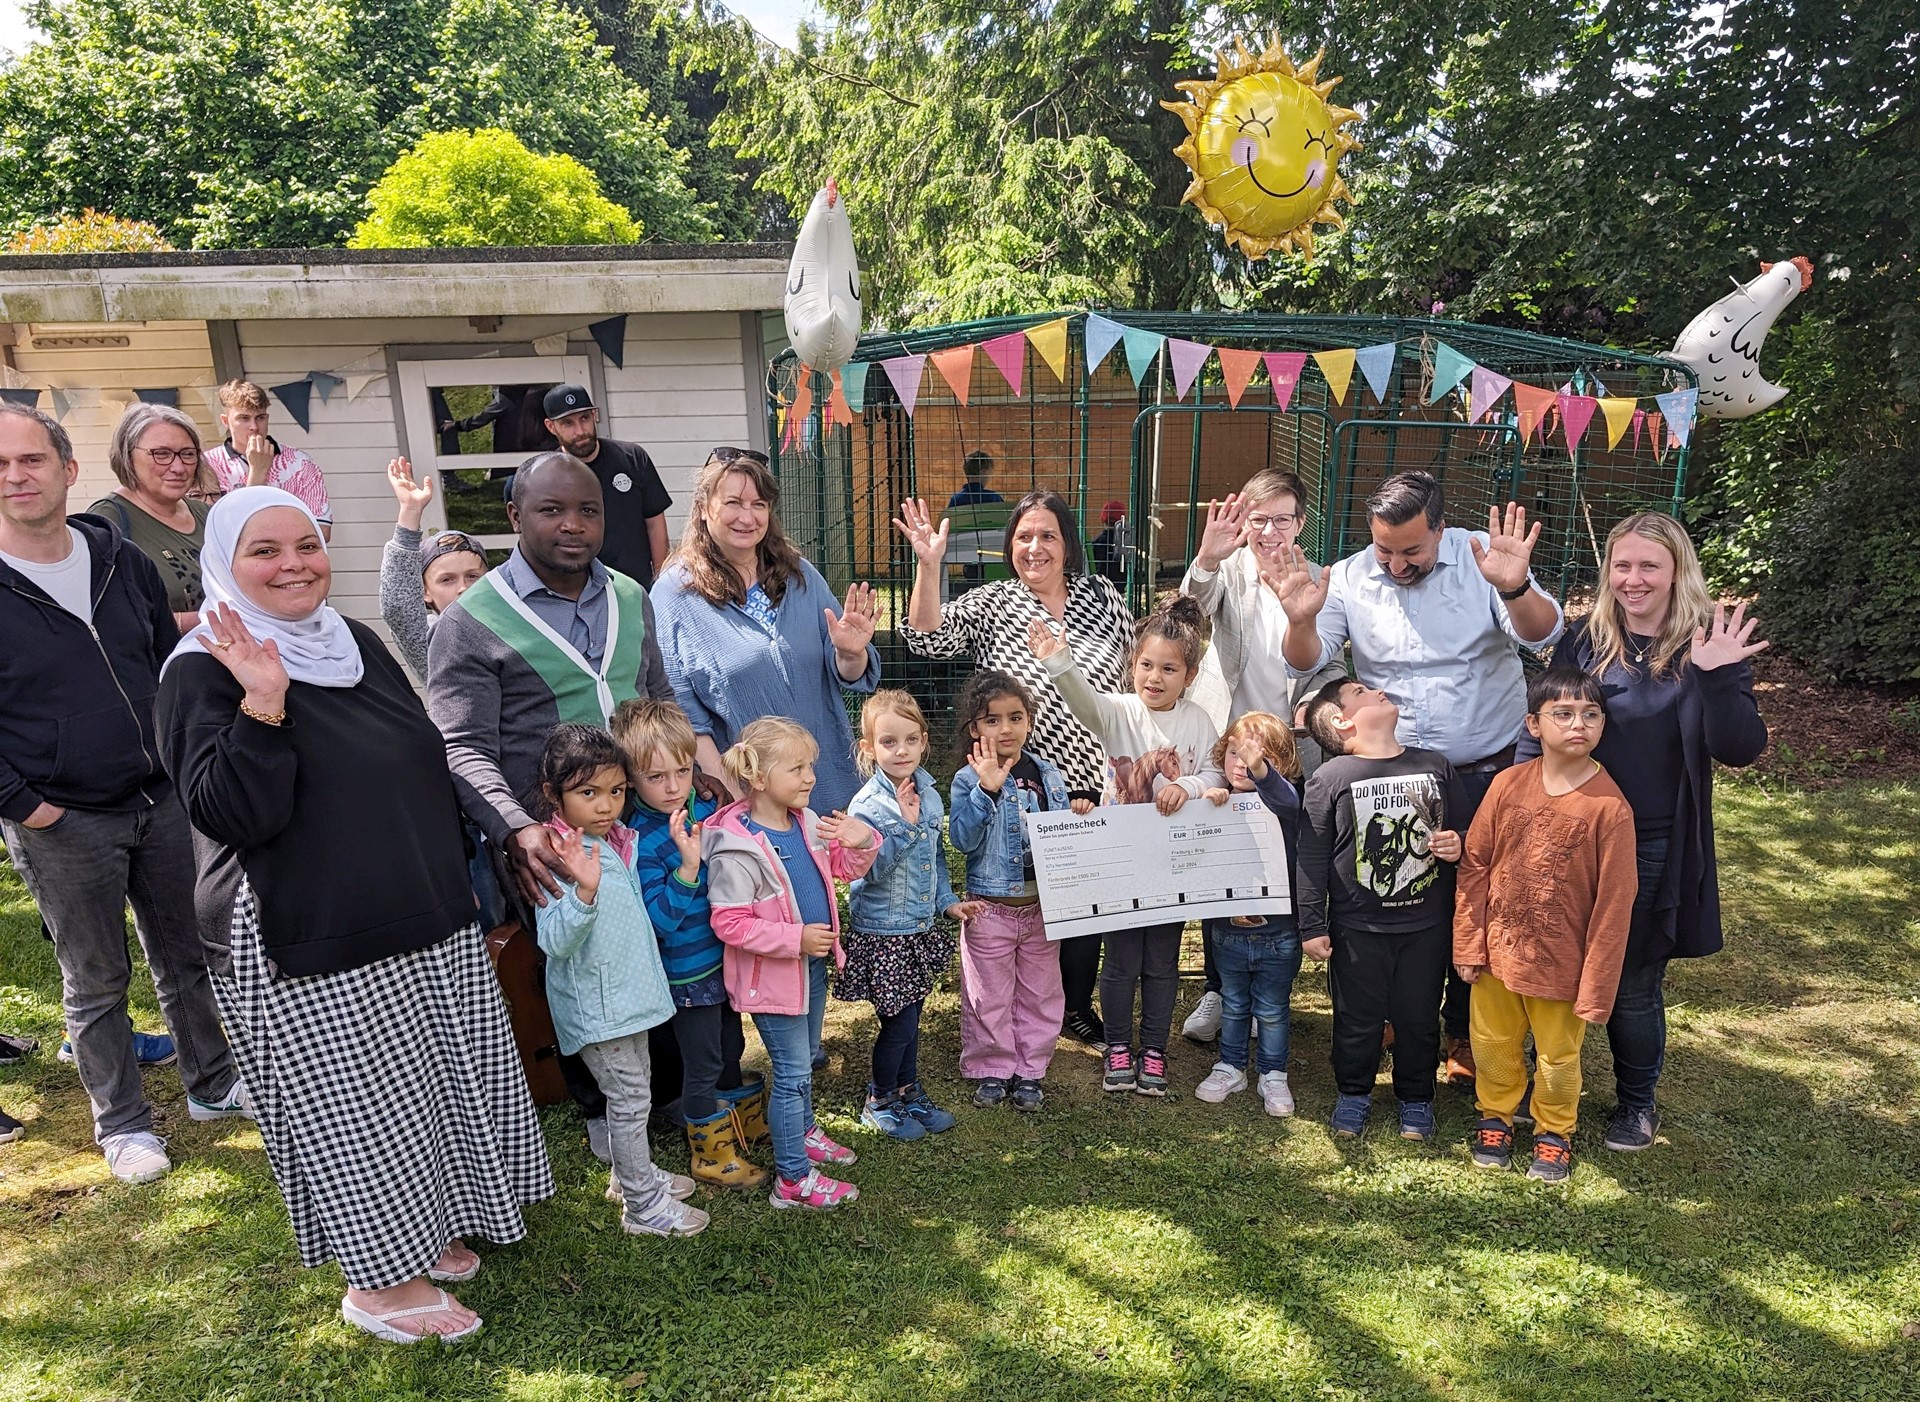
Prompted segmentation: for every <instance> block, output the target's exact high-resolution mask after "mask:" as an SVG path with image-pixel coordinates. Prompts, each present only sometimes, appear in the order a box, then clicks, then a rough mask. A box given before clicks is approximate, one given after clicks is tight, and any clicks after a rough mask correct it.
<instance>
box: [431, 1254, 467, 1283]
mask: <svg viewBox="0 0 1920 1402" xmlns="http://www.w3.org/2000/svg"><path fill="white" fill-rule="evenodd" d="M440 1254H441V1255H442V1256H445V1255H446V1254H447V1253H446V1252H444V1251H442V1252H441V1253H440ZM467 1254H468V1255H470V1256H472V1257H473V1264H472V1265H470V1266H468V1267H467V1268H466V1269H465V1270H464V1271H443V1270H441V1269H439V1266H438V1264H437V1263H436V1264H435V1265H432V1266H428V1267H427V1279H428V1280H437V1281H440V1282H441V1283H443V1284H446V1285H458V1284H460V1283H461V1282H462V1281H467V1280H472V1279H473V1278H474V1277H475V1276H476V1275H479V1274H480V1256H479V1253H477V1252H476V1251H474V1249H473V1248H472V1247H470V1246H469V1247H468V1248H467Z"/></svg>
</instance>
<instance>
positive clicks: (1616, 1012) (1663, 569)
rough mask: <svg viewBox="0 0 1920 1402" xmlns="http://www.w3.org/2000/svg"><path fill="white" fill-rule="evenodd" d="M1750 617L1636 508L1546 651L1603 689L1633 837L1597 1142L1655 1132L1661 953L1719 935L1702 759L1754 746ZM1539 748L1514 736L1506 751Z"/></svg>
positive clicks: (1759, 735)
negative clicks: (1608, 1080)
mask: <svg viewBox="0 0 1920 1402" xmlns="http://www.w3.org/2000/svg"><path fill="white" fill-rule="evenodd" d="M1755 626H1756V621H1755V620H1753V619H1749V618H1748V617H1747V616H1746V605H1745V604H1737V605H1735V607H1734V609H1733V611H1732V612H1731V613H1729V612H1728V611H1727V607H1726V605H1724V604H1716V603H1715V602H1714V601H1713V597H1712V595H1710V594H1709V593H1708V592H1707V582H1706V578H1705V576H1704V575H1703V574H1702V573H1701V571H1700V559H1699V557H1698V556H1697V555H1696V554H1694V550H1693V542H1692V541H1690V540H1688V539H1687V533H1686V531H1684V530H1683V529H1681V526H1680V523H1679V522H1677V521H1675V520H1674V519H1673V518H1672V517H1671V516H1662V515H1660V514H1658V513H1656V512H1642V513H1640V514H1639V515H1636V516H1629V517H1628V518H1627V519H1626V520H1624V521H1622V522H1621V523H1620V524H1619V525H1617V526H1615V527H1614V528H1613V530H1612V531H1611V532H1610V533H1609V534H1608V536H1607V550H1606V560H1605V563H1604V565H1603V567H1602V569H1601V572H1600V589H1599V594H1598V596H1597V597H1596V598H1595V600H1594V605H1593V612H1592V613H1590V614H1589V615H1588V616H1587V617H1585V618H1583V619H1579V620H1576V621H1574V622H1572V623H1569V624H1568V625H1567V631H1566V635H1565V636H1564V637H1562V638H1561V639H1560V643H1559V645H1558V646H1557V647H1556V648H1555V649H1554V653H1553V665H1555V666H1561V667H1564V666H1573V667H1578V668H1580V669H1582V670H1583V671H1586V672H1588V673H1591V674H1592V675H1593V676H1595V677H1597V678H1599V681H1600V685H1601V688H1602V690H1604V691H1605V692H1606V696H1607V710H1608V720H1607V728H1606V732H1605V733H1604V734H1603V735H1602V736H1601V737H1600V742H1599V744H1598V745H1596V746H1595V747H1594V751H1593V757H1594V758H1595V759H1597V760H1598V761H1600V763H1601V764H1602V765H1604V766H1605V767H1606V770H1607V773H1608V774H1609V775H1610V776H1611V777H1612V779H1613V781H1614V783H1616V784H1618V785H1619V786H1620V791H1621V792H1622V793H1623V794H1625V795H1626V798H1627V802H1628V804H1629V805H1630V806H1631V807H1632V809H1633V820H1634V830H1635V840H1636V842H1637V844H1638V852H1637V856H1638V867H1639V877H1640V889H1639V894H1638V897H1637V898H1636V899H1635V901H1634V906H1633V923H1632V925H1631V927H1630V929H1629V932H1628V935H1627V957H1626V964H1625V966H1624V967H1623V969H1622V970H1621V974H1620V992H1619V995H1618V996H1617V997H1616V998H1615V1000H1614V1004H1613V1015H1612V1017H1610V1018H1609V1019H1608V1020H1607V1041H1608V1043H1609V1044H1610V1045H1611V1047H1612V1048H1613V1074H1614V1082H1615V1086H1616V1089H1617V1091H1618V1096H1619V1099H1618V1105H1617V1108H1616V1109H1615V1110H1614V1112H1613V1116H1612V1118H1611V1119H1610V1120H1609V1121H1608V1122H1607V1132H1606V1139H1605V1143H1606V1146H1607V1147H1608V1148H1609V1149H1616V1150H1622V1151H1626V1152H1633V1151H1636V1150H1640V1149H1645V1148H1647V1147H1649V1146H1650V1145H1651V1144H1652V1143H1653V1141H1654V1137H1655V1135H1656V1134H1657V1133H1658V1132H1659V1129H1660V1115H1659V1112H1658V1111H1657V1110H1656V1109H1655V1108H1654V1088H1655V1086H1656V1085H1657V1084H1658V1083H1659V1080H1660V1072H1661V1069H1662V1066H1663V1065H1664V1063H1665V1060H1666V1046H1667V1009H1666V995H1665V987H1664V985H1665V980H1666V972H1667V963H1668V961H1669V960H1672V959H1697V958H1700V957H1702V956H1704V955H1708V954H1713V953H1716V952H1717V951H1718V950H1719V949H1720V946H1721V944H1722V938H1721V931H1720V878H1719V869H1718V867H1717V866H1716V864H1715V861H1714V851H1713V766H1714V764H1715V762H1716V761H1717V762H1718V763H1721V764H1725V765H1731V766H1733V767H1734V768H1741V767H1744V766H1745V765H1749V764H1752V763H1753V762H1754V760H1756V759H1758V758H1759V757H1760V751H1761V750H1763V749H1765V748H1766V744H1767V727H1766V722H1764V721H1763V720H1761V718H1760V709H1759V707H1758V706H1756V705H1755V704H1754V700H1753V669H1752V668H1751V667H1750V666H1749V665H1748V661H1747V659H1748V658H1750V657H1752V656H1753V655H1754V654H1755V653H1757V652H1759V651H1760V650H1761V649H1763V648H1764V647H1766V644H1765V643H1764V642H1756V641H1754V640H1753V632H1754V628H1755ZM1539 751H1540V742H1539V741H1538V740H1536V739H1534V738H1532V737H1531V736H1523V737H1522V738H1521V740H1520V744H1519V748H1518V753H1517V754H1516V756H1515V758H1516V760H1524V759H1530V758H1532V757H1533V756H1534V755H1536V754H1538V753H1539Z"/></svg>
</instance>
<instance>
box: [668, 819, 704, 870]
mask: <svg viewBox="0 0 1920 1402" xmlns="http://www.w3.org/2000/svg"><path fill="white" fill-rule="evenodd" d="M667 835H668V836H669V837H671V838H672V839H673V846H674V850H676V851H677V852H679V853H680V875H681V877H682V879H684V880H685V881H686V882H687V883H688V884H689V885H691V884H692V883H693V882H694V881H696V880H698V879H699V876H700V824H698V823H694V824H693V825H691V826H689V825H688V823H687V810H686V809H684V808H676V809H674V810H673V813H672V815H671V816H670V817H669V818H668V819H667Z"/></svg>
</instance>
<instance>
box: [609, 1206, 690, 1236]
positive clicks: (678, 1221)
mask: <svg viewBox="0 0 1920 1402" xmlns="http://www.w3.org/2000/svg"><path fill="white" fill-rule="evenodd" d="M708 1220H709V1218H708V1217H707V1214H706V1213H704V1212H702V1211H701V1210H700V1209H699V1208H697V1207H689V1206H687V1204H685V1203H684V1202H681V1201H680V1199H678V1198H676V1197H664V1198H662V1199H660V1205H659V1206H658V1207H656V1208H654V1209H653V1211H651V1212H649V1213H648V1214H647V1215H646V1216H645V1217H629V1216H628V1215H627V1214H626V1213H624V1212H622V1213H621V1214H620V1229H621V1230H622V1231H624V1232H626V1233H627V1235H629V1236H699V1235H700V1233H702V1232H704V1231H705V1230H706V1229H707V1222H708Z"/></svg>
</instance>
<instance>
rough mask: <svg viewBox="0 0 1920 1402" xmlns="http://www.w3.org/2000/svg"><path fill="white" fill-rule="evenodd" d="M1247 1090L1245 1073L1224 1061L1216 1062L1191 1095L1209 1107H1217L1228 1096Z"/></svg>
mask: <svg viewBox="0 0 1920 1402" xmlns="http://www.w3.org/2000/svg"><path fill="white" fill-rule="evenodd" d="M1246 1088H1247V1073H1246V1072H1245V1071H1237V1070H1235V1069H1234V1068H1233V1067H1231V1066H1229V1065H1227V1064H1226V1063H1225V1062H1224V1061H1216V1062H1215V1063H1214V1064H1213V1070H1212V1071H1211V1072H1209V1073H1208V1075H1207V1079H1206V1080H1204V1081H1202V1082H1201V1083H1200V1084H1199V1085H1198V1086H1196V1087H1194V1091H1193V1093H1194V1094H1195V1095H1196V1096H1198V1097H1199V1098H1200V1099H1202V1100H1204V1101H1206V1102H1207V1103H1208V1104H1210V1105H1218V1104H1219V1103H1220V1102H1221V1101H1223V1100H1225V1099H1226V1098H1227V1097H1228V1096H1230V1095H1237V1094H1238V1093H1239V1092H1241V1091H1243V1090H1245V1089H1246Z"/></svg>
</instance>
